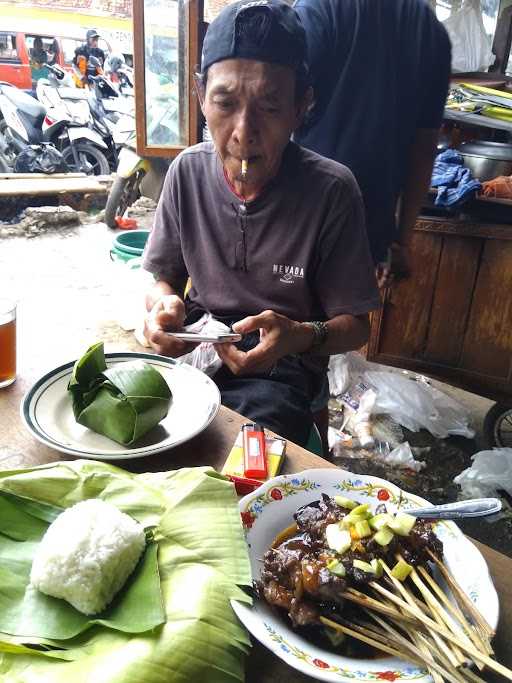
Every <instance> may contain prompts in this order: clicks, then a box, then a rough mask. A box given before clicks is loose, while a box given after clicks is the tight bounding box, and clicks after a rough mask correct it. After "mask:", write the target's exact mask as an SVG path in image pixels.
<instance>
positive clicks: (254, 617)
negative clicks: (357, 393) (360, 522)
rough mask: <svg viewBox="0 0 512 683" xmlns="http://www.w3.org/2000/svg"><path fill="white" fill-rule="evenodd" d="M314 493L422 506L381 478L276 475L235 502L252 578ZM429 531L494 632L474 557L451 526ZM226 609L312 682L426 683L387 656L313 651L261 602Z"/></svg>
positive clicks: (493, 605) (483, 574)
mask: <svg viewBox="0 0 512 683" xmlns="http://www.w3.org/2000/svg"><path fill="white" fill-rule="evenodd" d="M321 493H326V494H327V495H329V496H335V495H343V496H345V497H347V498H352V499H353V500H357V501H360V502H362V503H370V505H371V506H372V508H375V507H377V505H379V504H380V503H381V502H385V503H386V504H387V505H388V507H389V508H390V509H393V510H394V509H397V507H398V506H400V509H402V510H406V509H407V508H411V507H413V506H414V507H417V506H418V505H425V504H426V501H425V500H424V499H422V498H419V497H418V496H414V495H412V494H409V493H404V492H403V491H401V490H400V489H399V488H398V487H397V486H395V485H394V484H391V483H389V482H387V481H385V480H384V479H379V478H377V477H369V476H364V475H360V474H357V475H355V474H351V473H350V472H347V471H345V470H341V469H334V468H332V469H319V470H306V471H305V472H300V473H299V474H288V475H284V476H281V477H275V478H274V479H271V480H270V481H268V482H266V483H265V484H263V485H262V486H260V487H259V488H258V489H257V490H256V491H254V492H252V493H250V494H249V495H247V496H245V497H244V498H242V500H241V501H240V512H241V515H242V521H243V523H244V528H245V531H246V537H247V543H248V546H249V556H250V560H251V568H252V575H253V578H254V579H258V578H259V576H260V572H261V567H262V563H261V558H262V557H263V554H264V553H265V551H266V550H268V548H269V546H270V544H271V543H272V541H273V539H274V538H275V537H276V536H277V534H278V533H279V532H281V531H283V530H284V529H285V528H286V527H288V526H289V525H290V524H293V513H294V512H295V511H296V510H297V508H299V507H301V506H302V505H306V504H307V503H311V502H313V501H314V500H318V499H319V498H320V494H321ZM436 534H437V535H438V536H439V538H440V539H441V540H442V541H443V544H444V556H445V561H446V563H447V564H448V566H449V567H450V570H451V571H452V573H453V574H454V576H455V578H456V579H457V581H458V582H459V584H460V586H461V587H462V588H463V589H464V591H465V592H466V593H467V595H468V596H469V597H470V598H471V600H472V601H473V603H474V605H475V607H476V608H477V609H478V610H479V611H480V613H481V614H482V615H483V616H484V617H485V619H486V620H487V622H488V623H489V624H490V626H491V627H492V628H493V629H495V628H496V626H497V623H498V616H499V606H498V596H497V594H496V590H495V588H494V585H493V583H492V580H491V578H490V576H489V570H488V568H487V565H486V562H485V560H484V558H483V557H482V555H481V553H480V552H479V551H478V550H477V548H476V547H475V546H474V545H473V544H472V543H471V542H470V541H469V540H468V539H467V538H466V537H465V536H464V534H463V533H462V532H461V531H460V529H459V528H458V527H457V526H456V525H455V524H454V523H453V522H445V521H443V522H440V523H438V524H437V525H436ZM436 580H437V581H438V583H439V584H440V585H443V582H442V580H441V577H439V576H436ZM232 605H233V609H234V610H235V612H236V613H237V615H238V617H239V619H240V620H241V621H242V623H243V624H244V625H245V626H246V628H247V629H248V630H249V631H250V632H251V633H252V635H253V636H254V637H255V638H257V639H258V640H259V641H260V642H261V643H263V645H265V646H266V647H268V648H269V650H271V651H272V652H273V653H274V654H276V655H277V656H278V657H280V658H281V659H283V660H284V661H285V662H287V663H288V664H289V665H290V666H293V667H294V668H296V669H298V670H299V671H302V672H303V673H305V674H307V675H309V676H312V677H313V678H316V679H317V680H320V681H336V682H337V683H345V682H346V683H354V681H355V680H356V681H368V682H369V681H415V683H431V682H432V678H431V677H430V675H429V674H428V673H427V672H426V670H424V669H422V668H420V667H418V666H415V665H413V664H409V663H407V662H405V661H402V660H400V659H397V658H394V657H389V656H386V657H382V658H379V659H373V660H371V659H364V660H363V659H355V658H349V657H343V656H342V655H338V654H333V653H331V652H328V651H326V650H323V649H321V648H319V647H316V646H315V645H313V644H311V643H310V642H309V641H307V640H305V639H304V638H302V637H301V636H299V635H298V634H297V633H296V632H295V631H294V630H293V629H292V627H291V626H290V624H289V623H286V622H285V621H284V619H281V618H279V617H278V616H277V615H276V614H275V612H274V611H273V610H272V609H271V608H270V607H269V605H267V604H266V603H265V602H264V601H262V600H255V602H254V605H253V606H252V607H249V606H247V605H244V604H242V603H239V602H235V601H233V602H232Z"/></svg>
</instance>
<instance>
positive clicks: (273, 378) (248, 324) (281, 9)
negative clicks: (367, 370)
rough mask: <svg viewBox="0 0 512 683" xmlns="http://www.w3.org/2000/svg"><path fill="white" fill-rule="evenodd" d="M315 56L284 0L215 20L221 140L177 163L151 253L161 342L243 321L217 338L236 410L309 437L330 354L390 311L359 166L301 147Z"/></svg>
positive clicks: (221, 375)
mask: <svg viewBox="0 0 512 683" xmlns="http://www.w3.org/2000/svg"><path fill="white" fill-rule="evenodd" d="M305 59H306V43H305V35H304V30H303V28H302V26H301V24H300V21H299V19H298V17H297V15H296V13H295V11H294V10H293V9H292V8H291V7H289V6H288V5H287V4H286V3H285V2H282V1H281V0H262V1H260V2H256V3H251V2H249V3H246V2H237V3H235V4H232V5H229V6H227V7H226V8H225V9H224V10H223V11H222V12H221V13H220V14H219V16H218V17H217V18H216V19H215V20H214V21H213V22H212V23H211V24H210V26H209V28H208V31H207V34H206V37H205V41H204V47H203V55H202V64H201V74H200V76H199V78H198V92H199V98H200V102H201V107H202V110H203V113H204V115H205V117H206V121H207V124H208V127H209V130H210V133H211V136H212V139H213V143H203V144H200V145H196V146H194V147H191V148H189V149H187V150H186V151H184V152H183V153H182V154H180V156H179V157H178V158H177V159H176V160H175V161H174V162H173V164H172V165H171V167H170V169H169V172H168V174H167V178H166V181H165V185H164V188H163V192H162V196H161V198H160V202H159V205H158V209H157V213H156V216H155V224H154V227H153V230H152V232H151V234H150V237H149V240H148V244H147V247H146V251H145V257H144V267H145V268H146V269H147V270H149V271H150V272H152V273H153V274H154V276H155V279H156V282H155V284H154V286H153V288H152V290H151V291H150V292H149V294H148V296H147V299H146V304H147V309H148V312H149V313H148V316H147V319H146V329H145V334H146V336H147V338H148V340H149V342H150V343H151V345H152V346H153V348H154V349H155V350H156V351H157V352H158V353H160V354H164V355H168V356H173V357H177V356H180V355H182V354H184V353H186V352H188V351H190V350H191V347H190V345H189V344H186V343H184V342H182V341H177V340H176V339H173V338H172V337H171V336H169V335H167V334H166V333H165V330H175V331H176V330H179V329H181V328H182V327H183V325H184V324H187V323H189V322H192V321H194V320H195V319H197V318H198V317H199V316H200V315H202V314H203V313H204V312H205V311H208V312H210V313H212V314H213V315H214V316H215V317H216V318H218V319H220V320H222V321H224V322H226V323H227V324H229V325H232V326H233V329H234V330H235V331H236V332H240V333H242V334H243V335H244V336H243V339H242V341H241V342H240V343H239V344H236V345H233V344H222V345H221V344H219V345H217V351H218V354H219V356H220V358H221V359H222V361H223V366H222V368H221V369H220V370H219V371H218V372H217V374H216V375H215V377H214V380H215V382H216V383H217V385H218V387H219V389H220V391H221V395H222V402H223V404H224V405H226V406H228V407H230V408H233V409H234V410H237V411H239V412H240V413H242V414H243V415H245V416H246V417H248V418H250V419H252V420H255V421H258V422H260V423H262V424H263V425H265V426H267V427H269V428H271V429H273V430H275V431H276V432H278V433H280V434H281V435H283V436H284V437H285V438H288V439H292V440H294V441H295V442H297V443H299V444H304V443H305V442H306V441H307V438H308V435H309V432H310V430H311V427H312V423H313V418H312V414H311V401H312V399H313V398H314V396H315V395H316V394H317V393H318V390H319V388H320V387H321V385H322V382H323V380H324V379H325V373H326V368H327V364H328V358H329V355H330V354H333V353H342V352H344V351H348V350H351V349H358V348H360V347H361V346H362V345H363V344H364V343H365V342H366V340H367V338H368V329H369V326H368V312H369V311H371V310H373V309H375V308H377V307H378V306H379V297H378V292H377V289H376V283H375V276H374V273H373V268H372V260H371V257H370V253H369V249H368V244H367V239H366V233H365V229H364V222H363V207H362V201H361V196H360V193H359V190H358V187H357V185H356V182H355V180H354V178H353V176H352V174H351V173H350V171H349V170H348V169H347V168H345V167H344V166H342V165H341V164H339V163H337V162H335V161H331V160H328V159H326V158H324V157H322V156H319V155H318V154H316V153H314V152H310V151H307V150H305V149H303V148H302V147H299V146H298V145H296V144H295V143H293V142H290V135H291V133H292V132H293V131H294V130H295V129H296V128H297V127H298V126H299V125H300V123H301V120H302V117H303V115H304V113H305V111H306V110H307V108H308V105H309V103H310V101H311V89H310V88H309V87H308V78H307V66H306V63H305ZM242 162H244V163H242ZM188 277H190V278H191V281H192V288H191V289H190V291H189V293H188V295H187V297H186V299H185V300H184V299H183V292H184V287H185V283H186V281H187V278H188Z"/></svg>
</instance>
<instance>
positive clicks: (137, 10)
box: [133, 0, 204, 158]
mask: <svg viewBox="0 0 512 683" xmlns="http://www.w3.org/2000/svg"><path fill="white" fill-rule="evenodd" d="M187 4H188V26H187V29H188V51H187V54H188V60H187V65H186V68H187V74H188V139H187V144H186V145H164V146H158V145H148V144H147V140H146V131H147V128H146V124H147V121H146V79H145V72H146V68H145V31H144V0H133V59H134V70H135V122H136V131H137V154H139V156H145V157H163V158H174V157H176V156H178V154H179V153H180V152H182V151H183V150H184V149H186V147H188V146H190V145H194V144H196V143H197V142H199V140H200V139H201V124H202V115H201V110H200V107H199V102H198V99H197V97H196V96H195V90H194V73H195V69H196V67H197V65H198V64H199V62H200V55H201V47H202V38H203V35H204V30H203V24H204V20H203V17H204V4H203V0H187Z"/></svg>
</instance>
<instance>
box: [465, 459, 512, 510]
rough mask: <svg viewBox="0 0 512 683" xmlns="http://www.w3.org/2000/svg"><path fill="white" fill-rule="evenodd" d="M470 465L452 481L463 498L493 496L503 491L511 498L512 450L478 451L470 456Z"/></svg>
mask: <svg viewBox="0 0 512 683" xmlns="http://www.w3.org/2000/svg"><path fill="white" fill-rule="evenodd" d="M471 459H472V461H473V463H472V465H471V467H468V469H466V470H464V471H463V472H461V473H460V474H458V475H457V476H456V477H455V479H454V480H453V481H454V482H455V483H456V484H458V485H459V486H460V487H461V489H462V492H461V495H462V497H463V498H486V497H487V496H495V495H496V490H497V489H503V490H504V491H506V492H507V493H508V494H509V495H511V496H512V448H494V449H493V450H492V451H479V452H478V453H475V455H473V456H472V458H471Z"/></svg>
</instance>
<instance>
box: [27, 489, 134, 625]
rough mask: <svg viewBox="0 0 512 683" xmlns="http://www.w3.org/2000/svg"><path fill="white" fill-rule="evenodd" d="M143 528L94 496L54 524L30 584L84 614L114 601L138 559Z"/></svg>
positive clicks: (36, 559) (42, 545)
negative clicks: (66, 602) (61, 599)
mask: <svg viewBox="0 0 512 683" xmlns="http://www.w3.org/2000/svg"><path fill="white" fill-rule="evenodd" d="M145 544H146V538H145V535H144V529H143V527H142V526H141V525H140V524H139V523H138V522H136V521H135V520H134V519H132V518H131V517H130V516H129V515H126V514H125V513H124V512H121V511H120V510H118V509H117V508H116V507H115V506H114V505H111V504H110V503H105V502H104V501H102V500H96V499H90V500H85V501H83V502H82V503H77V504H76V505H73V507H70V508H68V509H67V510H65V511H64V512H63V513H62V514H60V515H59V516H58V517H57V519H56V520H55V521H54V522H53V523H52V524H50V526H49V527H48V530H47V531H46V533H45V535H44V536H43V538H42V540H41V543H40V544H39V547H38V549H37V551H36V554H35V557H34V561H33V563H32V571H31V574H30V581H31V584H32V585H33V586H34V587H35V588H37V589H38V590H40V591H41V592H42V593H46V595H52V596H53V597H55V598H63V599H64V600H67V601H68V602H69V603H70V604H71V605H73V607H75V608H76V609H77V610H79V611H80V612H83V613H84V614H97V613H98V612H101V611H102V610H103V609H105V607H106V606H107V605H108V604H109V603H110V602H111V601H112V599H113V597H114V595H115V594H116V593H117V592H118V591H119V590H120V589H121V588H122V587H123V585H124V583H125V581H126V579H127V578H128V577H129V576H130V574H131V573H132V571H133V570H134V569H135V566H136V564H137V562H138V561H139V558H140V556H141V555H142V552H143V551H144V547H145Z"/></svg>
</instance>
